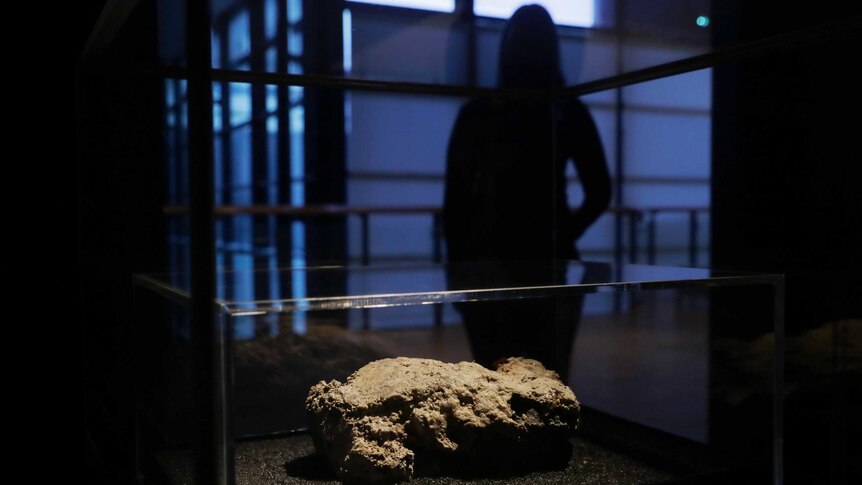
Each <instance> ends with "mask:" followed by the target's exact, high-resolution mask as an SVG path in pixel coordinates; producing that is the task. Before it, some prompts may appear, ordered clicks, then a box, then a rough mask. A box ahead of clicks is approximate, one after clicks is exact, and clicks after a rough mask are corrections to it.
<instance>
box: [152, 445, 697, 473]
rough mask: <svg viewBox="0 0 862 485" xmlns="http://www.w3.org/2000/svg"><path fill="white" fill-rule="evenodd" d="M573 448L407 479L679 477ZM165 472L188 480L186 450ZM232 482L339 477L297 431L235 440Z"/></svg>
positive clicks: (170, 457)
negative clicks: (487, 471)
mask: <svg viewBox="0 0 862 485" xmlns="http://www.w3.org/2000/svg"><path fill="white" fill-rule="evenodd" d="M571 443H572V446H573V447H574V452H573V453H572V457H571V459H570V460H569V465H568V467H566V468H565V469H563V470H555V471H546V472H534V473H530V474H528V475H523V476H514V477H501V478H493V479H481V478H471V479H470V480H466V479H461V478H454V477H434V478H430V477H417V478H414V479H413V480H411V481H410V482H409V483H411V484H420V485H421V484H428V485H445V484H467V483H469V484H474V485H481V484H503V483H511V484H536V485H543V484H560V483H566V484H571V485H580V484H598V483H605V484H606V483H631V484H636V483H656V482H662V481H665V480H671V479H674V478H678V477H680V476H682V475H683V474H682V473H680V472H679V471H676V470H668V469H665V468H659V467H656V466H653V465H650V464H648V463H645V462H643V461H641V460H638V459H635V458H632V457H630V456H628V455H626V454H623V453H621V452H618V451H614V450H612V449H609V448H606V447H603V446H600V445H597V444H595V443H592V442H590V441H587V440H585V439H583V438H579V437H575V438H572V439H571ZM161 462H162V464H163V466H164V467H165V471H166V474H167V475H168V476H169V477H171V478H173V479H174V483H190V479H189V476H190V475H189V472H190V470H191V463H190V455H189V454H188V453H186V452H171V453H165V454H163V455H162V457H161ZM236 474H237V477H236V478H237V479H236V483H237V484H239V485H246V484H248V485H251V484H278V485H293V484H319V485H324V484H337V483H340V482H339V481H338V480H336V479H335V476H334V475H333V474H332V472H331V471H330V470H329V467H328V466H327V465H326V462H325V461H324V460H323V459H322V458H321V457H319V456H318V455H316V454H315V451H314V443H313V441H312V439H311V436H309V435H306V434H298V435H294V436H289V437H286V438H273V439H264V440H255V441H245V442H242V443H238V445H237V448H236Z"/></svg>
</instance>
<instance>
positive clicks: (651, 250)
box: [647, 210, 656, 264]
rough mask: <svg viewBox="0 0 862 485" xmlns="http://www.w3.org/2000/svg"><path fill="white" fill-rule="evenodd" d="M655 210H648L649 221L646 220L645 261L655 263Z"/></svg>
mask: <svg viewBox="0 0 862 485" xmlns="http://www.w3.org/2000/svg"><path fill="white" fill-rule="evenodd" d="M655 220H656V211H654V210H651V211H649V221H647V261H648V262H649V264H655V224H656V221H655Z"/></svg>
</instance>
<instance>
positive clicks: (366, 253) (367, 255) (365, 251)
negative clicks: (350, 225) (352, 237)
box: [359, 212, 371, 266]
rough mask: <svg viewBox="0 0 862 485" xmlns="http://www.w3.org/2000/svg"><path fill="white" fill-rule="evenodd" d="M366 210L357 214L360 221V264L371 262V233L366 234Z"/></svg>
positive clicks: (367, 216)
mask: <svg viewBox="0 0 862 485" xmlns="http://www.w3.org/2000/svg"><path fill="white" fill-rule="evenodd" d="M368 218H369V213H368V212H361V213H360V214H359V221H360V223H361V226H362V227H361V229H360V233H361V234H362V264H363V265H365V266H367V265H368V264H369V263H370V262H371V248H370V247H369V246H370V245H371V235H370V234H368Z"/></svg>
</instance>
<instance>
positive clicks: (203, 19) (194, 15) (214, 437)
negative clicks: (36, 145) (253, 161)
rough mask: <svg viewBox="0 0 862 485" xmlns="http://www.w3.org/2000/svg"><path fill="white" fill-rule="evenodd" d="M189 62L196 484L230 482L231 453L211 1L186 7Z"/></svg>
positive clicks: (200, 0)
mask: <svg viewBox="0 0 862 485" xmlns="http://www.w3.org/2000/svg"><path fill="white" fill-rule="evenodd" d="M186 16H187V18H186V21H187V26H186V47H187V49H188V50H187V57H188V65H189V71H190V73H189V83H188V96H189V172H190V183H189V191H190V195H191V201H190V205H191V296H192V298H191V322H192V342H193V346H194V347H193V357H192V358H193V360H194V367H193V369H194V397H195V404H196V410H197V416H196V423H195V424H196V427H195V431H196V433H195V479H196V480H195V483H199V484H204V483H215V484H222V483H228V480H230V479H231V478H232V477H230V475H231V470H229V469H228V466H227V464H228V462H229V461H230V460H229V459H228V458H232V456H228V455H231V453H230V448H229V447H228V446H226V444H227V443H228V442H229V440H226V439H225V428H224V423H225V421H224V419H223V418H224V416H225V412H226V409H225V407H224V403H225V400H224V397H225V392H224V391H225V389H224V388H223V387H222V384H223V383H224V381H223V380H222V379H221V376H220V373H219V367H220V365H219V364H220V360H219V359H220V357H219V352H218V349H219V347H218V346H217V345H218V343H219V342H221V338H220V336H219V335H218V334H217V329H216V326H215V305H214V301H215V237H214V236H215V230H214V228H215V219H214V217H213V195H214V187H213V186H214V184H213V120H212V106H213V100H212V57H211V56H212V46H211V38H210V25H211V16H210V6H209V2H208V1H207V0H190V1H189V2H188V5H187V11H186Z"/></svg>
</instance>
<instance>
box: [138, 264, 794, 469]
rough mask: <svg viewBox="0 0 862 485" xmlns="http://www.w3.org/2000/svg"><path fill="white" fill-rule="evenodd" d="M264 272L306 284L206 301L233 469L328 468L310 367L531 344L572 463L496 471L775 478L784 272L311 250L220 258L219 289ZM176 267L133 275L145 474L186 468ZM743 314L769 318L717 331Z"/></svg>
mask: <svg viewBox="0 0 862 485" xmlns="http://www.w3.org/2000/svg"><path fill="white" fill-rule="evenodd" d="M271 277H288V278H304V279H305V280H306V281H307V283H308V289H307V294H306V295H305V296H303V297H300V298H296V297H293V298H284V299H282V298H274V299H273V298H271V297H270V295H252V298H250V299H248V300H233V299H219V300H218V301H217V302H215V304H216V306H217V308H218V311H217V317H216V321H215V322H213V324H214V325H215V327H216V328H217V329H218V333H217V335H218V338H217V342H216V344H217V351H216V355H217V356H218V364H217V366H216V368H217V369H218V374H217V376H218V380H219V381H218V386H216V387H217V389H218V392H217V393H216V394H215V395H214V396H212V398H213V404H214V405H216V406H217V408H218V412H217V415H218V416H219V422H218V427H219V429H220V430H221V434H220V439H219V441H218V443H217V446H218V447H219V450H220V452H219V453H220V456H221V457H223V459H224V460H225V461H223V462H222V463H220V467H221V470H222V473H224V474H225V476H226V477H228V478H227V481H228V482H235V483H314V482H315V481H317V480H334V477H333V476H332V475H331V473H330V472H328V471H327V470H328V469H327V467H326V466H325V465H323V464H322V463H320V462H318V461H316V459H315V458H314V456H313V451H314V447H313V444H312V441H311V438H310V437H309V436H308V435H307V434H306V432H305V430H306V429H307V422H306V417H305V411H304V401H305V398H306V396H307V393H308V390H309V388H310V386H312V385H313V384H316V383H317V382H319V381H320V380H330V379H338V380H341V381H343V380H344V378H345V377H346V376H347V375H349V374H350V373H352V372H353V371H355V370H356V369H358V368H359V367H361V366H363V365H364V364H366V363H368V362H369V361H372V360H376V359H379V358H385V357H395V356H408V357H424V358H435V359H439V360H442V361H446V362H459V361H464V360H467V361H469V360H472V359H473V356H474V355H481V354H482V353H483V352H484V353H487V352H498V353H499V352H503V353H505V352H511V353H521V352H522V353H529V352H535V351H537V350H536V349H539V350H538V351H539V352H546V354H545V355H546V356H547V357H546V358H545V359H544V360H546V362H547V361H551V362H554V363H555V365H554V366H555V367H556V370H557V371H558V372H559V373H560V374H561V375H562V376H563V378H564V379H565V380H566V381H567V383H568V384H569V385H570V386H571V387H572V389H573V390H574V392H575V394H576V395H577V397H578V398H579V400H580V401H581V404H582V406H583V414H582V419H581V428H580V430H579V431H578V432H576V433H575V435H574V437H573V438H572V443H573V446H574V453H573V458H572V461H571V463H570V466H569V468H568V469H566V470H558V471H550V472H541V473H534V474H531V475H527V476H514V477H503V478H502V479H503V480H506V481H508V482H511V483H536V481H537V480H546V481H549V482H548V483H551V482H555V483H560V481H565V483H608V482H618V481H623V480H625V481H626V482H627V483H656V482H663V481H668V482H670V481H673V483H679V482H676V481H674V480H680V479H683V480H689V482H686V483H702V482H703V480H707V479H716V480H717V479H721V480H730V481H731V482H733V481H736V482H739V481H746V480H762V481H769V480H772V481H774V482H775V483H779V482H780V477H781V469H782V464H781V461H780V451H781V450H780V443H781V433H782V429H781V419H780V412H781V411H780V401H777V400H775V399H774V396H775V395H776V394H775V393H776V392H780V388H781V362H780V358H779V357H777V356H780V355H781V351H782V349H781V345H782V337H783V335H782V319H783V315H782V311H781V309H782V308H783V279H782V278H781V277H779V276H771V275H746V274H723V273H717V272H711V271H709V270H702V269H689V268H670V267H657V266H641V265H622V266H618V265H613V264H607V263H580V262H557V263H549V262H519V263H507V264H491V263H484V264H465V265H451V266H445V265H413V266H403V265H402V266H361V267H320V268H297V269H286V270H282V271H264V272H260V271H257V272H255V271H235V272H226V273H219V281H221V282H222V283H223V286H220V287H219V292H220V294H226V293H227V294H229V293H230V288H229V287H230V285H232V284H236V282H240V281H242V280H243V279H245V278H271ZM177 281H182V280H181V278H179V279H178V275H138V276H136V277H135V283H136V291H135V301H136V311H135V313H136V315H137V326H136V328H137V331H136V342H137V351H136V356H135V360H136V361H138V362H139V363H140V365H139V367H138V369H139V371H140V372H139V374H138V388H137V392H138V394H137V395H138V399H137V400H138V403H139V408H138V413H139V414H138V420H139V421H138V423H139V424H138V430H139V432H140V435H139V450H140V465H141V473H142V475H143V476H146V477H148V479H161V480H164V481H165V482H167V483H187V482H188V480H189V477H191V475H192V449H193V445H194V442H193V441H194V433H193V427H192V424H193V423H194V422H195V410H194V407H193V405H192V403H193V400H192V395H191V392H192V390H193V389H194V383H193V382H192V380H191V379H192V375H193V370H192V369H191V368H190V366H191V365H192V360H191V355H190V353H191V352H192V351H193V349H194V348H195V347H196V343H195V342H194V341H193V339H192V337H191V334H190V322H189V306H188V304H189V298H188V295H189V294H188V291H187V288H184V287H183V286H182V285H181V284H180V285H179V286H177V285H176V282H177ZM465 321H466V324H465ZM740 321H743V322H752V323H757V324H759V326H761V327H764V326H765V327H767V328H771V329H772V331H769V332H765V333H764V334H763V335H761V336H759V338H757V339H754V340H751V339H739V338H734V336H733V334H732V332H724V331H723V330H722V327H723V326H728V328H732V327H733V326H734V325H738V324H739V323H740ZM770 477H771V478H770ZM498 478H499V477H498ZM415 480H416V481H417V483H423V481H422V480H423V478H421V477H420V478H416V479H415ZM436 480H440V478H438V479H436ZM445 480H450V481H451V482H452V483H460V482H459V481H458V479H457V478H452V477H449V478H445ZM434 483H440V482H439V481H435V482H434Z"/></svg>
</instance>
